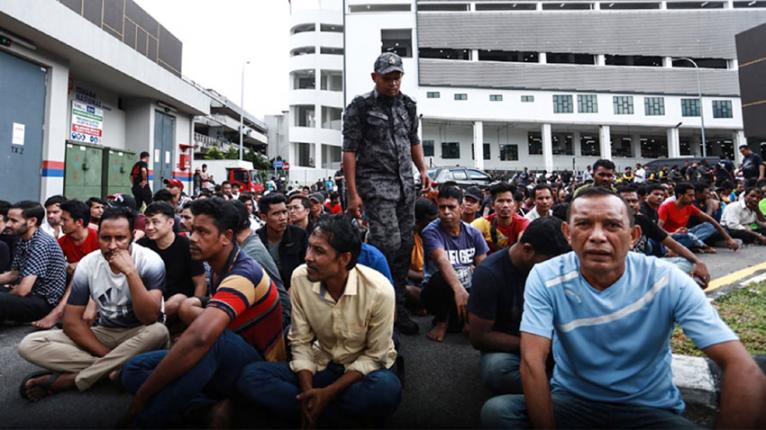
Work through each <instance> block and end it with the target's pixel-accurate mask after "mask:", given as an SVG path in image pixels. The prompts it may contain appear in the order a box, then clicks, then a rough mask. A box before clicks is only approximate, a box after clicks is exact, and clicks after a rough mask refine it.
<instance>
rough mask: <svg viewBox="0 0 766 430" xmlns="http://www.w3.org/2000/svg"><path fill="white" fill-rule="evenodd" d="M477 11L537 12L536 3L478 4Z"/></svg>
mask: <svg viewBox="0 0 766 430" xmlns="http://www.w3.org/2000/svg"><path fill="white" fill-rule="evenodd" d="M476 10H477V11H480V10H510V11H514V12H521V11H526V10H537V5H536V4H534V3H495V4H493V3H476Z"/></svg>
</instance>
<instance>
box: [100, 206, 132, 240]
mask: <svg viewBox="0 0 766 430" xmlns="http://www.w3.org/2000/svg"><path fill="white" fill-rule="evenodd" d="M119 218H125V219H126V220H128V226H129V227H130V235H131V236H133V226H134V225H135V222H136V214H135V213H134V212H133V211H132V210H131V209H130V208H126V207H124V206H114V207H108V208H106V209H104V214H103V215H101V221H99V224H98V228H99V230H100V229H101V226H102V225H103V224H104V221H106V220H109V219H119Z"/></svg>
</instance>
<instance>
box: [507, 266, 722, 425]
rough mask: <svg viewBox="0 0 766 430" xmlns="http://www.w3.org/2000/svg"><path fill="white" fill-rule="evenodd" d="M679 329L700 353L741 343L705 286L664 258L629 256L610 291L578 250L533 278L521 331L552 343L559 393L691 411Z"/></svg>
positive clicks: (554, 385)
mask: <svg viewBox="0 0 766 430" xmlns="http://www.w3.org/2000/svg"><path fill="white" fill-rule="evenodd" d="M676 323H678V324H680V325H681V328H682V329H683V331H684V333H685V334H686V336H688V337H689V338H691V339H692V341H693V342H694V344H695V345H696V346H697V347H698V348H700V349H705V348H707V347H709V346H712V345H715V344H718V343H721V342H726V341H731V340H736V339H737V336H736V335H735V334H734V333H733V332H732V331H731V329H729V327H727V326H726V324H724V323H723V321H721V319H720V318H719V316H718V313H717V312H716V311H715V309H714V308H713V307H712V306H711V305H710V303H708V300H707V298H706V297H705V293H704V292H702V290H701V289H700V288H699V286H698V285H697V283H696V282H694V280H692V278H691V277H690V276H688V275H686V274H685V273H683V272H681V271H680V270H679V269H677V268H676V267H675V266H673V265H672V264H669V263H667V262H664V261H662V260H661V259H657V258H654V257H647V256H645V255H641V254H637V253H634V252H630V253H628V256H627V257H626V262H625V273H624V274H623V275H622V276H621V277H620V279H618V280H617V281H616V282H615V283H614V284H612V285H611V286H610V287H609V288H607V289H605V290H603V291H599V290H596V289H595V288H593V287H592V286H591V285H590V284H589V283H588V282H587V281H586V280H585V278H583V276H582V275H581V274H580V261H579V259H578V257H577V255H576V254H575V253H574V252H569V253H567V254H564V255H561V256H559V257H556V258H553V259H551V260H548V261H546V262H544V263H540V264H537V265H536V266H535V267H534V268H533V269H532V271H531V272H530V274H529V277H528V278H527V283H526V287H525V292H524V312H523V314H522V321H521V332H522V333H531V334H534V335H537V336H542V337H545V338H548V339H551V340H552V342H553V358H554V360H555V362H556V367H555V368H554V371H553V378H552V380H551V389H552V391H553V392H561V391H563V392H567V393H571V394H573V395H575V396H578V397H582V398H584V399H587V400H590V401H594V402H609V403H625V404H629V405H635V406H646V407H652V408H660V409H669V410H673V411H675V412H677V413H681V412H683V409H684V402H683V399H682V398H681V393H680V392H679V391H678V388H676V387H675V386H674V385H673V378H672V375H671V369H670V363H671V350H670V337H671V334H672V333H673V329H674V327H675V324H676Z"/></svg>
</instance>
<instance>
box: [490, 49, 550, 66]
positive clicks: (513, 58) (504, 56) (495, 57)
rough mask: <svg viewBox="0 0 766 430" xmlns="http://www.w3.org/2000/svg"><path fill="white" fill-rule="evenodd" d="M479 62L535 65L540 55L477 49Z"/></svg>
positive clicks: (530, 52) (526, 52) (527, 52)
mask: <svg viewBox="0 0 766 430" xmlns="http://www.w3.org/2000/svg"><path fill="white" fill-rule="evenodd" d="M479 61H507V62H513V63H537V62H539V61H540V54H538V53H537V52H532V51H502V50H496V49H479Z"/></svg>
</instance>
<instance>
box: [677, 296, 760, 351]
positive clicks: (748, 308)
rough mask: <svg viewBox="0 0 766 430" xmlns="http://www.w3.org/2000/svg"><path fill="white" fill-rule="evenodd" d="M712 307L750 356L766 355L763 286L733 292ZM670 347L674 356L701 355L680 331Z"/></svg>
mask: <svg viewBox="0 0 766 430" xmlns="http://www.w3.org/2000/svg"><path fill="white" fill-rule="evenodd" d="M713 306H714V307H715V308H716V309H718V314H719V315H721V318H722V319H723V320H724V321H725V322H726V324H728V325H729V327H731V329H732V330H734V333H737V335H738V336H739V339H740V340H741V341H742V343H743V344H744V345H745V348H747V350H748V352H750V354H753V355H766V282H761V283H758V284H754V285H750V286H747V287H745V288H742V289H739V290H736V291H733V292H731V293H729V294H727V295H725V296H723V297H721V298H719V299H717V300H715V301H714V302H713ZM671 347H672V348H673V353H674V354H684V355H696V356H701V355H704V354H703V353H702V351H700V350H698V349H697V348H696V347H695V346H694V344H693V343H692V342H691V341H690V340H689V339H688V338H687V337H686V336H685V335H684V334H683V332H682V331H681V329H680V328H679V327H676V330H675V331H674V332H673V338H672V339H671Z"/></svg>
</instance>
